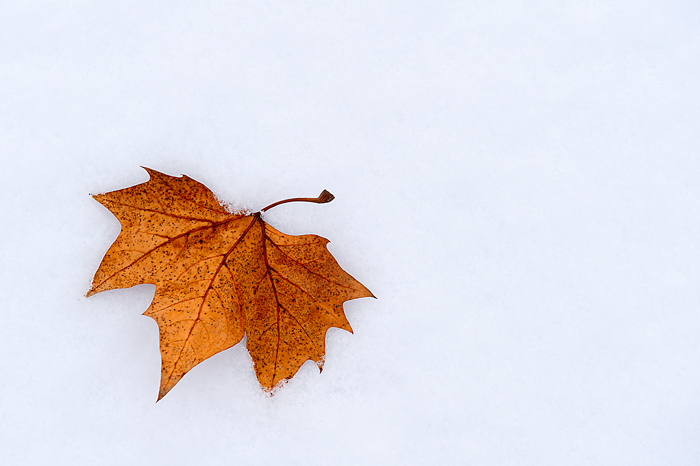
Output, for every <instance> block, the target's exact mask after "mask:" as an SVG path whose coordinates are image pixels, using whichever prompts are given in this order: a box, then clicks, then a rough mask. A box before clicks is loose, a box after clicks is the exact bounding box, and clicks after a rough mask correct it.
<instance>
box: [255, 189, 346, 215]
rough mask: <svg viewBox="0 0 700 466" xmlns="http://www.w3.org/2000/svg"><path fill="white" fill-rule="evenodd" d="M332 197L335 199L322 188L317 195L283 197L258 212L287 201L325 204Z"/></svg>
mask: <svg viewBox="0 0 700 466" xmlns="http://www.w3.org/2000/svg"><path fill="white" fill-rule="evenodd" d="M333 199H335V196H334V195H332V194H331V193H329V192H328V191H326V190H325V189H324V190H323V192H322V193H321V194H319V195H318V197H294V198H291V199H284V200H283V201H277V202H275V203H273V204H270V205H269V206H267V207H265V208H264V209H262V210H260V212H265V211H266V210H270V209H272V208H273V207H275V206H278V205H280V204H286V203H287V202H314V203H316V204H325V203H326V202H331V201H332V200H333Z"/></svg>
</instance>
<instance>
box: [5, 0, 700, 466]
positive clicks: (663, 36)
mask: <svg viewBox="0 0 700 466" xmlns="http://www.w3.org/2000/svg"><path fill="white" fill-rule="evenodd" d="M0 157H1V167H2V168H1V169H0V284H1V285H0V312H1V315H2V324H1V325H0V374H2V375H1V377H0V419H1V420H2V421H1V422H0V456H2V462H3V464H8V465H48V464H50V465H70V466H76V465H98V464H99V465H157V464H170V465H200V464H201V465H280V464H284V465H303V466H315V465H338V466H340V465H426V464H435V465H480V466H489V465H493V466H508V465H533V466H535V465H536V466H546V465H567V466H577V465H587V466H588V465H611V466H617V465H627V464H629V465H640V466H641V465H697V464H700V309H699V303H700V288H699V287H698V283H699V280H700V246H699V245H700V183H699V181H700V3H698V2H697V1H695V0H692V1H690V0H689V1H678V0H670V1H666V2H659V1H656V2H654V1H645V0H634V1H632V0H612V1H598V0H580V1H567V0H564V1H561V0H558V1H546V0H536V1H533V2H518V1H514V0H510V1H499V0H489V1H485V0H483V1H482V0H474V1H471V0H470V1H466V0H464V1H448V0H431V1H416V0H373V1H366V0H359V1H352V2H349V1H337V0H328V1H291V2H269V1H265V0H258V1H228V0H226V1H224V0H213V1H208V0H205V1H199V2H183V1H177V0H174V1H165V0H160V1H158V0H156V1H135V0H119V1H116V0H105V1H100V2H94V1H87V0H71V1H50V0H37V1H31V0H4V1H3V2H1V3H0ZM140 166H147V167H150V168H153V169H156V170H159V171H162V172H165V173H167V174H170V175H174V176H179V175H180V174H187V175H188V176H190V177H192V178H194V179H196V180H198V181H200V182H202V183H204V184H205V185H207V186H208V187H209V188H210V189H212V191H213V192H214V193H216V195H217V196H219V197H220V198H221V199H224V200H226V201H228V202H230V203H231V204H232V205H233V206H235V207H244V208H249V209H252V210H257V209H260V208H261V207H263V206H265V205H267V204H270V203H272V202H274V201H277V200H280V199H284V198H289V197H298V196H301V197H305V196H311V197H312V196H316V195H317V194H318V193H319V192H321V190H322V189H328V190H330V191H331V192H332V193H333V194H334V195H335V196H336V200H335V201H333V202H332V203H330V204H326V205H313V204H301V203H300V204H288V205H284V206H279V207H277V208H275V209H274V210H271V211H270V212H269V213H268V214H267V215H266V220H267V221H268V222H269V223H271V224H272V225H273V226H275V227H276V228H278V229H280V230H282V231H284V232H286V233H289V234H305V233H315V234H319V235H321V236H324V237H326V238H329V239H330V240H331V244H330V245H329V247H330V250H331V252H332V253H333V254H334V255H335V257H336V258H337V259H338V261H339V263H340V264H341V266H343V267H344V268H345V269H346V270H347V271H348V272H349V273H351V274H352V275H353V276H355V277H356V278H357V279H359V280H360V281H361V282H363V283H364V284H365V285H366V286H367V287H368V288H369V289H370V290H372V291H373V292H374V294H375V295H376V296H377V297H378V299H377V300H373V299H359V300H355V301H352V302H349V303H346V305H345V309H346V313H347V315H348V319H349V321H350V323H351V324H352V326H353V328H354V330H355V333H354V334H350V333H348V332H345V331H342V330H339V329H331V330H330V331H329V332H328V335H327V356H326V364H325V368H324V371H323V373H322V374H319V373H318V369H317V368H316V366H315V365H314V364H313V363H311V362H307V363H306V364H305V365H304V366H303V367H302V369H301V370H300V371H299V373H298V374H297V375H296V377H294V379H292V380H291V381H290V382H289V383H288V384H287V385H286V386H285V387H284V388H282V389H281V390H280V391H279V392H278V393H277V394H276V395H275V396H272V397H270V396H269V395H266V394H265V393H264V392H263V391H262V390H261V389H260V386H259V384H258V383H257V381H256V379H255V375H254V373H253V369H252V362H251V359H250V356H249V355H248V353H247V351H246V350H245V348H244V345H243V344H239V345H238V346H236V347H234V348H232V349H230V350H227V351H225V352H222V353H220V354H218V355H216V356H215V357H212V358H211V359H209V360H207V361H205V362H203V363H202V364H200V365H199V366H197V367H196V368H194V369H193V370H192V371H191V372H190V373H188V374H187V375H186V376H185V377H184V379H183V380H182V381H181V382H180V383H179V384H178V385H177V386H176V387H175V388H174V389H173V390H172V391H171V392H170V393H169V394H168V395H167V396H166V397H165V398H164V399H163V400H162V401H160V402H158V403H156V402H155V400H156V396H157V391H158V381H159V377H160V354H159V349H158V330H157V326H156V324H155V322H154V321H153V320H151V319H149V318H147V317H144V316H142V315H141V314H142V312H143V311H144V310H145V309H146V308H147V307H148V305H149V303H150V301H151V298H152V296H153V292H154V288H153V286H150V285H142V286H137V287H134V288H132V289H126V290H115V291H109V292H104V293H100V294H98V295H96V296H94V297H91V298H89V299H88V298H85V297H84V295H85V293H86V291H87V290H88V288H89V285H90V281H91V279H92V276H93V274H94V272H95V270H96V269H97V266H98V264H99V263H100V260H101V259H102V256H103V254H104V253H105V252H106V250H107V248H108V247H109V245H110V244H111V243H112V241H113V240H114V239H115V238H116V236H117V234H118V232H119V223H118V221H117V220H116V219H115V218H114V217H113V216H112V215H111V214H110V213H109V212H108V211H107V210H106V209H105V208H104V207H102V206H101V205H99V204H98V203H97V202H95V201H94V200H93V199H92V198H91V197H90V196H89V194H90V193H101V192H107V191H111V190H115V189H120V188H125V187H128V186H132V185H135V184H138V183H141V182H144V181H146V180H147V179H148V175H147V174H146V172H145V171H144V170H142V169H141V168H139V167H140Z"/></svg>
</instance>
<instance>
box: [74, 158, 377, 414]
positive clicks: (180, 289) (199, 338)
mask: <svg viewBox="0 0 700 466" xmlns="http://www.w3.org/2000/svg"><path fill="white" fill-rule="evenodd" d="M146 171H148V173H149V175H150V180H149V181H147V182H146V183H142V184H139V185H136V186H132V187H130V188H126V189H120V190H118V191H112V192H109V193H106V194H99V195H95V196H94V198H95V199H96V200H97V201H98V202H100V203H101V204H102V205H104V206H105V207H106V208H107V209H109V210H110V212H112V213H113V214H114V216H115V217H117V219H119V222H120V223H121V226H122V229H121V232H120V234H119V237H118V238H117V239H116V241H115V242H114V244H112V246H111V247H110V248H109V250H108V251H107V253H106V254H105V257H104V259H102V263H101V264H100V267H99V268H98V269H97V272H96V273H95V277H94V278H93V282H92V287H91V288H90V291H89V292H88V293H87V295H88V296H92V295H93V294H95V293H99V292H101V291H106V290H112V289H115V288H129V287H132V286H135V285H140V284H144V283H150V284H153V285H155V286H156V292H155V296H154V297H153V301H152V302H151V305H150V307H149V308H148V309H147V310H146V312H145V313H144V314H145V315H147V316H149V317H151V318H153V319H154V320H155V321H156V322H157V323H158V328H159V330H160V352H161V358H162V368H161V381H160V392H159V395H158V399H159V400H160V399H161V398H163V396H165V394H166V393H168V392H169V391H170V390H171V389H172V388H173V387H174V386H175V384H176V383H177V382H178V381H179V380H180V379H181V378H182V377H183V376H184V375H185V374H186V373H187V371H189V370H190V369H192V368H193V367H194V366H196V365H197V364H199V363H200V362H202V361H204V360H205V359H207V358H209V357H211V356H213V355H215V354H216V353H218V352H219V351H223V350H225V349H227V348H230V347H231V346H233V345H235V344H237V343H238V342H239V341H241V339H242V338H243V335H244V334H246V333H247V335H248V338H247V348H248V351H249V352H250V355H251V357H252V358H253V364H254V367H255V373H256V375H257V377H258V381H259V382H260V384H261V385H262V387H263V388H264V389H265V390H268V391H269V390H272V389H273V388H274V387H276V386H277V385H279V384H280V383H281V382H283V381H285V380H287V379H290V378H292V377H293V376H294V374H296V372H297V371H298V370H299V368H300V367H301V365H302V364H303V363H304V362H306V361H307V360H309V359H310V360H312V361H314V362H316V364H317V365H318V366H319V368H320V369H322V366H323V358H324V355H325V335H326V331H327V330H328V329H329V328H330V327H338V328H342V329H345V330H347V331H349V332H352V328H351V327H350V324H349V323H348V321H347V319H346V318H345V313H344V312H343V303H344V302H345V301H348V300H351V299H355V298H362V297H372V296H373V295H372V293H371V292H370V291H369V290H368V289H367V288H365V287H364V286H363V285H362V284H361V283H360V282H358V281H357V280H355V279H354V278H353V277H351V276H350V275H349V274H348V273H347V272H345V271H344V270H343V269H341V268H340V266H339V265H338V263H337V262H336V261H335V259H334V258H333V256H332V255H331V254H330V252H328V249H327V248H326V244H327V243H328V240H327V239H325V238H322V237H320V236H316V235H302V236H292V235H286V234H284V233H281V232H279V231H277V230H275V229H274V228H272V227H271V226H270V225H268V224H267V223H265V222H264V221H263V220H262V217H261V214H260V212H256V213H253V214H250V213H248V214H246V213H238V214H236V213H231V212H229V211H228V210H227V209H226V208H224V207H223V206H222V205H221V203H219V201H218V200H217V199H216V197H215V196H214V194H213V193H212V192H211V191H210V190H209V189H208V188H207V187H206V186H204V185H203V184H201V183H199V182H197V181H195V180H193V179H192V178H189V177H187V176H182V177H180V178H177V177H172V176H168V175H165V174H163V173H159V172H157V171H155V170H151V169H148V168H146ZM332 199H333V196H332V195H331V194H330V193H328V192H327V191H324V193H322V195H321V196H319V198H318V199H290V200H287V201H280V202H279V203H275V204H272V205H271V206H268V207H267V208H266V209H269V208H270V207H273V206H275V205H277V204H280V203H283V202H289V201H294V200H301V201H312V202H319V203H320V202H329V201H330V200H332ZM266 209H263V210H266Z"/></svg>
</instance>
